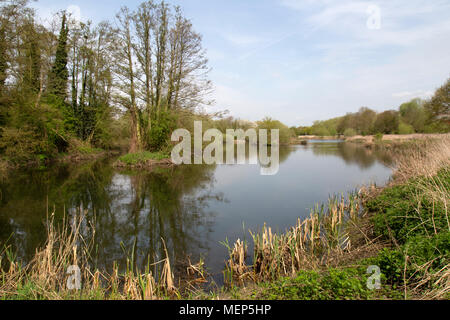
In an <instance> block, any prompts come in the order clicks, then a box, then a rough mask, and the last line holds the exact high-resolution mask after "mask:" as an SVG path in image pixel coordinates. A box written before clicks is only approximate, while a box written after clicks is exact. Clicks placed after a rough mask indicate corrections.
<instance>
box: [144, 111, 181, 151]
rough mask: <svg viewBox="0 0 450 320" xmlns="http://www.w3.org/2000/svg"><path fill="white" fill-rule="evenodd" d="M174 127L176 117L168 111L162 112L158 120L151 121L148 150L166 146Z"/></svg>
mask: <svg viewBox="0 0 450 320" xmlns="http://www.w3.org/2000/svg"><path fill="white" fill-rule="evenodd" d="M175 128H176V119H175V117H174V116H173V115H172V114H171V113H170V112H162V113H161V114H160V116H159V119H158V121H153V122H152V124H151V128H150V133H149V136H148V145H149V148H150V150H152V151H157V150H161V149H163V148H164V147H166V146H167V145H168V143H169V141H170V135H171V133H172V132H173V131H174V130H175Z"/></svg>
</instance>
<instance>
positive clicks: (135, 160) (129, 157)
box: [119, 151, 169, 165]
mask: <svg viewBox="0 0 450 320" xmlns="http://www.w3.org/2000/svg"><path fill="white" fill-rule="evenodd" d="M168 157H169V156H168V155H166V154H164V153H162V152H150V151H143V152H138V153H128V154H126V155H123V156H121V157H120V158H119V161H120V162H122V163H124V164H127V165H136V164H139V163H146V162H147V161H149V160H157V161H160V160H163V159H166V158H168Z"/></svg>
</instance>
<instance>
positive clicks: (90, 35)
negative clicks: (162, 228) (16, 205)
mask: <svg viewBox="0 0 450 320" xmlns="http://www.w3.org/2000/svg"><path fill="white" fill-rule="evenodd" d="M0 5H1V7H0V17H1V18H0V179H1V178H2V175H3V174H4V173H5V172H7V171H9V169H10V168H11V167H13V166H18V165H22V164H29V163H31V164H38V165H45V164H46V163H47V162H48V161H50V160H58V159H67V160H68V161H70V162H75V161H77V159H90V158H95V157H100V156H102V155H105V154H107V153H109V152H112V151H114V152H117V153H121V154H122V155H121V156H120V157H119V158H118V160H117V162H116V163H115V165H116V166H117V167H123V168H129V167H134V168H142V169H146V168H148V167H151V166H153V165H155V164H163V165H168V166H169V165H170V161H167V159H168V158H169V154H170V149H171V146H172V145H171V141H170V135H171V133H172V132H173V130H174V129H176V128H186V129H188V130H189V131H190V132H193V131H194V129H193V123H194V121H196V120H199V121H202V122H203V130H207V129H210V128H217V129H219V130H220V131H221V132H223V133H225V132H226V130H227V129H244V130H246V129H249V128H255V129H256V130H260V129H279V130H280V144H282V145H286V144H290V143H296V142H298V141H297V140H296V137H298V136H302V135H316V136H345V137H347V138H352V137H356V136H358V135H361V136H363V137H364V136H368V135H372V136H373V138H374V141H376V142H377V143H379V145H383V143H386V144H387V142H386V141H385V140H383V139H384V138H386V135H388V134H396V135H397V134H413V133H440V134H441V135H440V136H438V137H437V138H435V139H428V138H427V137H426V136H425V137H424V138H423V139H420V141H410V142H407V143H405V142H404V141H399V142H398V143H396V144H395V143H394V144H392V143H390V142H389V145H390V147H391V149H392V151H395V152H396V153H397V154H396V155H395V158H396V165H397V169H396V172H395V176H394V179H393V181H392V183H391V184H390V185H388V186H387V187H385V188H382V189H377V188H369V189H363V190H361V191H360V192H355V193H353V194H350V195H345V196H344V195H341V196H334V197H332V198H330V199H329V202H328V203H326V204H323V205H318V206H316V207H315V208H313V209H312V211H311V215H310V217H309V218H308V219H305V220H299V221H298V224H297V225H296V226H294V227H292V228H291V229H290V230H288V231H286V232H285V233H278V234H277V233H274V232H273V231H272V229H271V228H270V226H265V227H264V228H263V229H262V230H261V231H259V232H255V230H253V232H252V233H251V240H252V241H253V244H254V251H253V252H248V243H246V242H245V241H241V240H238V241H236V242H235V243H232V244H229V243H227V242H226V243H224V244H225V245H226V246H228V249H229V254H230V256H229V258H228V260H227V261H226V264H225V270H224V279H225V286H224V287H222V288H219V289H218V290H215V291H212V292H209V291H205V290H204V288H203V287H202V285H203V284H204V283H206V282H207V279H208V276H207V272H206V271H205V270H204V263H203V261H202V260H200V261H199V262H198V263H196V264H192V263H191V264H190V265H189V266H187V268H186V275H185V277H183V278H182V279H175V277H174V275H173V265H172V261H171V260H170V259H169V253H168V252H167V249H166V247H165V244H164V254H165V256H164V257H163V258H161V260H160V261H159V262H157V263H156V264H150V263H149V264H148V265H147V267H146V268H144V269H139V268H137V267H135V264H134V261H135V259H136V257H135V256H134V253H131V254H130V255H129V256H127V257H126V259H127V265H126V266H125V271H119V267H118V266H117V265H113V266H111V268H112V271H111V272H109V273H108V272H106V271H104V270H102V269H100V268H97V266H96V264H95V263H94V262H93V257H94V255H95V248H94V246H93V243H92V242H91V240H88V238H87V237H86V234H88V235H93V234H94V233H95V228H93V225H92V221H89V220H86V219H84V218H83V217H82V216H83V214H82V212H80V213H79V216H77V219H79V220H76V221H70V222H69V221H67V220H66V221H64V222H63V224H62V225H59V226H58V225H57V224H56V223H55V222H54V220H53V218H52V216H50V217H49V219H48V221H47V225H46V227H47V241H46V244H45V245H44V246H42V247H41V248H39V249H38V250H37V252H36V254H35V256H34V257H33V259H32V260H31V262H29V263H28V264H26V265H24V264H22V263H21V262H20V261H19V260H18V259H17V255H16V253H15V252H14V251H13V250H12V249H11V247H9V246H8V243H5V244H2V245H3V246H2V247H0V299H186V298H187V299H200V298H203V299H208V298H241V299H448V298H450V296H449V294H450V286H449V282H450V280H449V279H450V270H449V266H450V223H449V217H448V204H449V203H448V201H449V199H450V162H449V161H450V149H449V146H450V139H449V137H448V135H445V133H447V132H449V130H450V120H449V113H448V112H449V107H448V106H449V103H450V79H449V80H447V82H446V83H445V84H444V85H443V86H442V87H441V88H439V89H438V90H437V91H436V93H435V94H434V96H433V97H432V98H431V99H430V100H426V101H425V100H420V99H414V100H412V101H410V102H407V103H405V104H402V105H401V106H400V107H399V109H398V110H388V111H385V112H381V113H376V112H375V111H373V110H371V109H368V108H361V109H360V110H359V111H358V112H357V113H351V114H347V115H345V116H343V117H339V118H334V119H331V120H327V121H318V122H316V123H314V125H313V126H311V127H292V128H289V127H287V126H286V125H285V124H283V123H281V122H280V121H278V120H275V119H272V118H269V117H266V118H264V119H262V120H261V121H257V122H256V123H251V122H249V121H242V120H239V119H235V118H233V117H229V116H228V117H227V114H226V113H224V112H219V113H206V112H205V111H204V110H203V107H204V106H207V105H210V104H211V103H212V102H211V101H209V99H208V97H209V93H210V91H211V83H210V82H209V80H208V78H207V74H208V70H209V67H208V62H207V59H206V57H205V52H204V50H203V48H202V46H201V35H200V34H198V33H197V32H195V30H194V28H193V26H192V24H191V22H190V21H189V20H188V19H187V18H185V17H184V16H183V14H182V12H181V10H180V8H178V7H172V6H169V5H168V4H166V3H165V2H161V3H156V2H153V1H147V2H144V3H142V4H141V5H140V6H139V7H138V9H137V10H135V11H130V10H129V9H127V8H123V9H122V10H121V11H120V12H119V13H118V15H117V17H116V20H114V22H113V21H109V22H108V21H107V22H102V23H99V24H98V25H93V24H92V23H80V22H77V21H75V20H73V19H72V18H71V17H70V16H69V15H68V14H67V13H66V12H61V13H59V14H58V15H57V16H55V17H53V21H51V23H50V25H49V26H47V25H44V24H42V23H39V22H38V21H37V18H36V15H35V12H34V11H33V9H31V7H30V6H29V1H28V0H12V1H3V2H1V4H0ZM224 137H225V135H224ZM362 140H363V141H367V140H365V139H362ZM269 141H270V135H269ZM383 141H384V142H383ZM88 173H89V172H88ZM111 174H112V173H111ZM180 179H181V178H180ZM73 180H74V181H76V180H77V179H75V178H74V179H73ZM136 180H138V179H136ZM139 183H140V184H144V182H143V180H139ZM65 187H66V188H77V187H78V186H77V185H76V183H73V185H72V184H68V185H66V186H65ZM176 190H177V189H175V187H171V188H170V187H167V188H166V189H163V190H155V191H154V192H155V194H157V195H158V197H155V198H152V199H151V200H152V201H150V202H153V201H155V202H156V201H159V202H164V201H166V195H167V194H174V193H175V194H177V195H178V193H177V192H176ZM0 196H1V194H0ZM179 196H180V197H181V195H179ZM138 200H139V201H136V203H143V202H145V197H144V196H143V195H142V196H141V198H138ZM175 206H179V204H178V203H177V204H176V205H175ZM193 211H195V212H197V211H198V208H195V210H194V209H193ZM54 214H55V213H54ZM189 218H190V217H189ZM174 220H175V219H174ZM191 222H192V223H197V221H196V220H193V219H192V221H191ZM174 223H179V221H175V222H174ZM157 241H159V239H158V240H157ZM163 241H164V240H162V242H163ZM124 254H125V253H124ZM224 258H226V257H224ZM149 260H150V259H149ZM249 261H250V262H249ZM71 265H78V266H80V269H81V270H82V279H83V281H82V283H83V285H82V289H81V290H79V291H75V290H69V289H68V288H67V280H68V277H69V276H68V274H67V273H66V271H67V268H68V267H69V266H71ZM370 265H377V266H379V267H380V268H381V272H382V289H381V290H369V289H368V288H367V286H366V283H367V281H368V278H369V277H370V274H367V268H368V266H370Z"/></svg>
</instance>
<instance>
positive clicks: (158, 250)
mask: <svg viewBox="0 0 450 320" xmlns="http://www.w3.org/2000/svg"><path fill="white" fill-rule="evenodd" d="M279 157H280V169H279V173H278V174H277V175H275V176H261V175H260V167H259V166H258V165H218V166H215V165H212V166H207V165H187V166H179V167H176V168H171V169H159V170H154V171H152V172H145V171H118V170H116V169H114V168H113V167H112V166H111V163H112V161H113V159H109V160H108V159H106V160H101V161H95V162H92V163H87V164H82V165H70V166H69V165H59V166H54V167H52V168H49V169H46V170H32V169H29V170H21V171H16V172H14V174H12V175H10V176H9V177H8V178H7V179H4V180H1V181H0V243H5V242H6V241H8V243H9V244H11V245H12V246H13V248H14V249H16V250H17V253H18V257H19V258H20V259H22V260H23V261H28V260H29V259H30V258H31V257H32V255H33V254H34V252H35V249H36V247H37V246H39V245H42V244H43V243H44V241H45V236H46V235H45V227H44V221H45V220H46V216H47V214H48V213H47V209H48V211H49V212H50V213H51V212H53V211H54V212H55V215H56V219H57V220H59V221H61V220H62V218H63V215H64V212H66V214H67V215H68V216H73V215H75V214H79V212H80V210H81V211H82V212H85V213H86V215H87V218H88V219H94V217H95V219H94V221H95V227H96V239H95V243H96V253H97V254H96V256H97V260H96V261H95V262H96V264H97V266H99V267H101V268H106V269H109V268H111V267H112V264H113V262H114V261H116V262H118V263H119V264H120V265H121V266H122V267H123V266H124V265H125V260H124V258H125V255H126V254H128V255H131V253H133V255H134V257H135V260H134V262H135V264H136V266H137V267H139V268H141V269H143V268H144V266H145V265H146V263H147V257H149V258H150V261H152V262H153V261H158V260H160V258H161V257H162V256H163V255H164V254H163V246H162V242H161V238H163V239H164V240H165V242H166V245H167V248H168V251H169V254H170V256H171V259H172V261H175V262H178V263H181V262H183V261H185V259H186V256H188V255H189V256H191V257H192V260H193V261H195V260H197V259H198V258H199V257H200V256H202V257H204V258H205V261H206V264H207V267H209V269H210V271H213V272H216V273H218V274H219V273H220V271H221V270H222V267H223V261H224V259H225V256H226V249H225V248H224V247H223V246H222V245H220V243H219V242H220V241H223V240H225V239H226V238H228V239H229V240H230V241H234V240H235V238H236V237H242V235H243V233H245V232H246V231H245V230H243V224H244V225H245V229H252V230H256V229H258V228H259V227H261V226H262V225H263V224H264V223H266V222H267V223H268V224H269V225H271V226H273V227H274V230H276V229H278V230H284V228H287V227H289V226H290V225H292V224H294V223H295V221H296V219H297V218H298V217H303V216H305V215H307V214H308V210H309V209H308V208H311V207H312V206H313V205H314V204H315V203H316V202H320V201H325V200H326V199H327V197H328V195H329V194H331V193H334V192H345V191H347V190H352V188H355V187H356V186H357V185H360V184H362V183H367V182H370V181H372V180H375V181H377V182H378V183H382V182H384V181H386V180H387V179H388V178H389V175H390V170H389V169H387V168H386V165H387V164H389V163H390V159H389V158H388V157H387V156H386V155H385V154H383V153H381V152H374V151H370V150H367V149H365V148H362V147H359V146H357V145H349V144H345V143H336V142H321V143H311V144H309V145H307V146H292V147H282V148H280V151H279ZM247 236H248V234H247Z"/></svg>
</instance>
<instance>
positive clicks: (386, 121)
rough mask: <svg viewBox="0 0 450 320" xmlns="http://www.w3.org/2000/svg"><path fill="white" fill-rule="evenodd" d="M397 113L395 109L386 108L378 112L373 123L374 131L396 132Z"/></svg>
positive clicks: (397, 123)
mask: <svg viewBox="0 0 450 320" xmlns="http://www.w3.org/2000/svg"><path fill="white" fill-rule="evenodd" d="M398 125H399V115H398V112H397V111H394V110H388V111H384V112H382V113H380V114H379V115H378V116H377V119H376V120H375V123H374V128H373V129H374V131H375V132H381V133H385V134H389V133H397V130H398Z"/></svg>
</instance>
